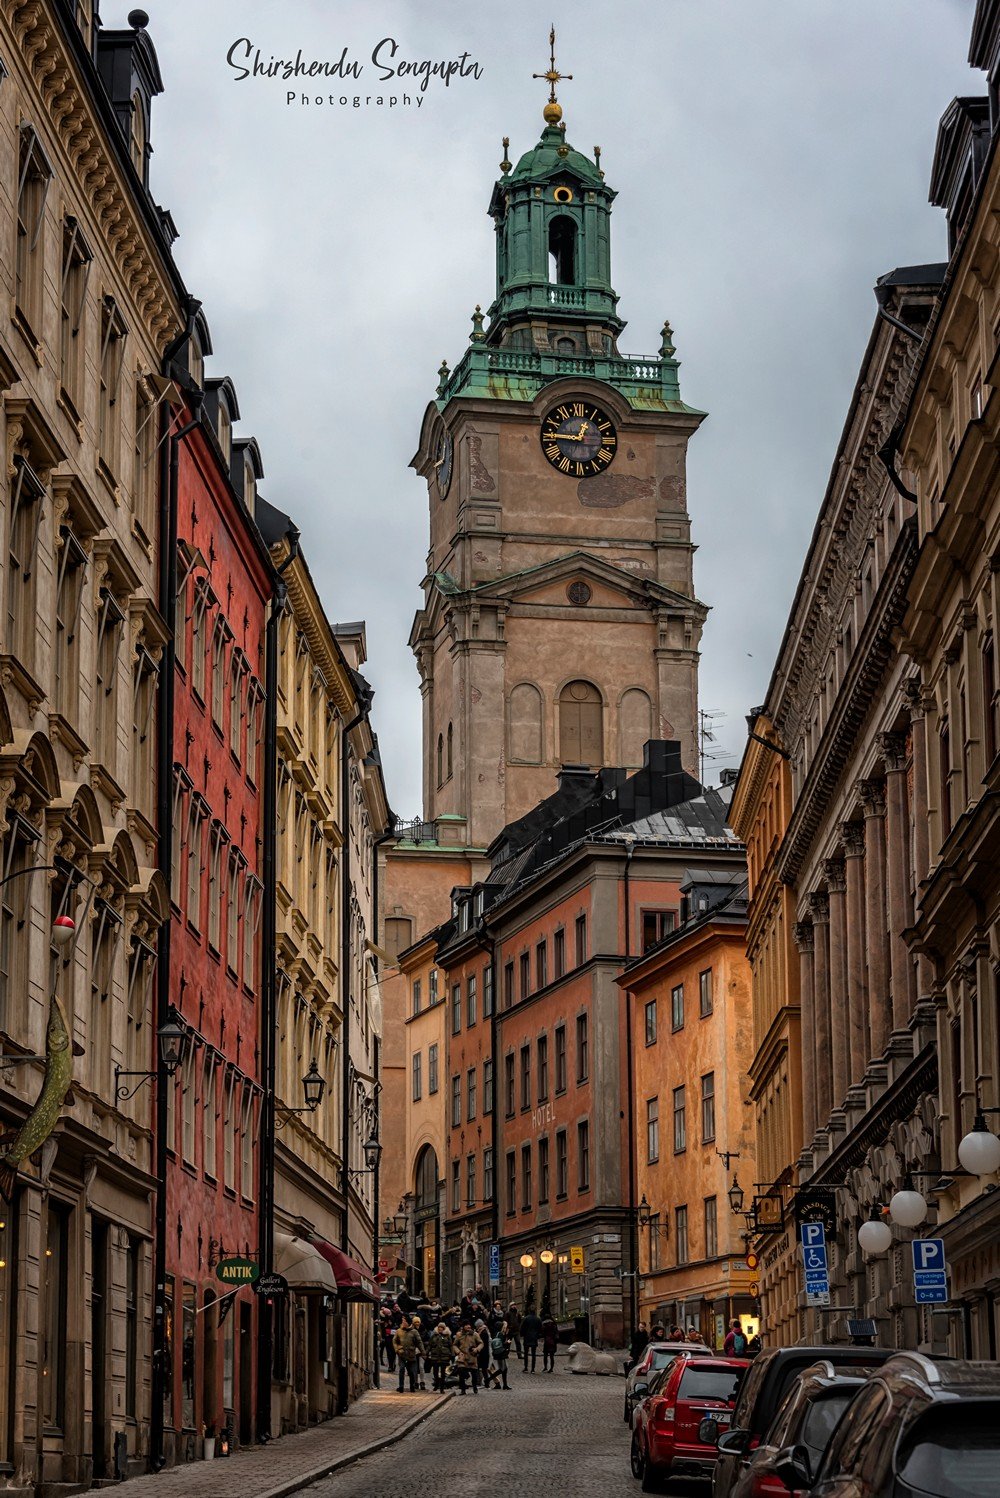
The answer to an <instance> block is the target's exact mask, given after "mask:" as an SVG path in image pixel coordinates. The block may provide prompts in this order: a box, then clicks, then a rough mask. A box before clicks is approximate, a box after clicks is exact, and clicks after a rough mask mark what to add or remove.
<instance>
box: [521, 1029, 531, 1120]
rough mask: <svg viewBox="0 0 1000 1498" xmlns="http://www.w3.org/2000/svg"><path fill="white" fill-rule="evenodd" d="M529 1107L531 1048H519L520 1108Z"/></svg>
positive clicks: (528, 1046)
mask: <svg viewBox="0 0 1000 1498" xmlns="http://www.w3.org/2000/svg"><path fill="white" fill-rule="evenodd" d="M530 1107H531V1047H530V1045H523V1046H522V1047H521V1108H522V1110H523V1109H525V1108H530Z"/></svg>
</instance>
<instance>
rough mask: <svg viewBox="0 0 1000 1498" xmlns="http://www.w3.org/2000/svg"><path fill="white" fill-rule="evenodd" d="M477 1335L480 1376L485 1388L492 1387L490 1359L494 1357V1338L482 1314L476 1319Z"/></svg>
mask: <svg viewBox="0 0 1000 1498" xmlns="http://www.w3.org/2000/svg"><path fill="white" fill-rule="evenodd" d="M476 1336H477V1337H478V1338H479V1343H480V1346H479V1377H480V1378H481V1379H482V1381H483V1388H484V1389H488V1388H489V1387H490V1361H491V1359H492V1357H493V1338H492V1337H491V1336H490V1329H489V1327H488V1326H487V1325H486V1322H485V1321H484V1320H483V1319H482V1317H481V1316H480V1317H479V1319H478V1320H477V1321H476Z"/></svg>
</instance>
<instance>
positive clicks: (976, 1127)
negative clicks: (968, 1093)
mask: <svg viewBox="0 0 1000 1498" xmlns="http://www.w3.org/2000/svg"><path fill="white" fill-rule="evenodd" d="M989 1111H990V1112H991V1113H992V1112H1000V1109H992V1108H991V1109H990V1110H989ZM958 1163H959V1164H960V1165H961V1166H962V1169H963V1170H967V1171H968V1172H969V1174H970V1175H974V1176H991V1175H995V1174H996V1172H997V1171H998V1170H1000V1139H998V1138H997V1136H996V1135H995V1134H994V1133H993V1132H992V1130H991V1129H988V1128H987V1127H986V1117H985V1112H984V1110H983V1109H982V1108H977V1109H976V1116H975V1118H974V1119H973V1121H972V1128H971V1129H970V1131H969V1133H968V1134H966V1136H965V1138H964V1139H963V1140H962V1142H961V1143H960V1144H959V1146H958Z"/></svg>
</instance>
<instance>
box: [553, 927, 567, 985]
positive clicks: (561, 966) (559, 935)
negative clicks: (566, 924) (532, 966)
mask: <svg viewBox="0 0 1000 1498" xmlns="http://www.w3.org/2000/svg"><path fill="white" fill-rule="evenodd" d="M565 971H566V933H565V931H564V930H563V929H562V927H561V926H560V928H559V930H558V931H557V932H556V933H555V935H554V936H553V938H552V974H553V977H556V978H561V977H562V975H563V973H565Z"/></svg>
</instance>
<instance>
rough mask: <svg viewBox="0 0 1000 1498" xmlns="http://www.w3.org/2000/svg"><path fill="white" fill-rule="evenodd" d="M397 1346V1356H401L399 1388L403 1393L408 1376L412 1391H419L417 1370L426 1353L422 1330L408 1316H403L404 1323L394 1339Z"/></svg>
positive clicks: (412, 1392)
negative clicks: (421, 1335) (421, 1336)
mask: <svg viewBox="0 0 1000 1498" xmlns="http://www.w3.org/2000/svg"><path fill="white" fill-rule="evenodd" d="M393 1341H394V1346H395V1348H396V1356H397V1357H398V1358H399V1389H398V1393H400V1394H402V1393H403V1380H404V1377H408V1378H409V1381H410V1393H411V1394H415V1393H416V1392H417V1372H418V1369H419V1367H420V1359H421V1358H422V1357H423V1355H424V1344H423V1342H422V1341H421V1338H420V1332H419V1330H417V1329H416V1328H415V1327H414V1326H413V1325H412V1323H411V1321H410V1318H409V1317H408V1316H404V1317H403V1322H402V1325H401V1326H400V1327H399V1329H398V1331H397V1332H396V1335H395V1337H394V1339H393Z"/></svg>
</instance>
